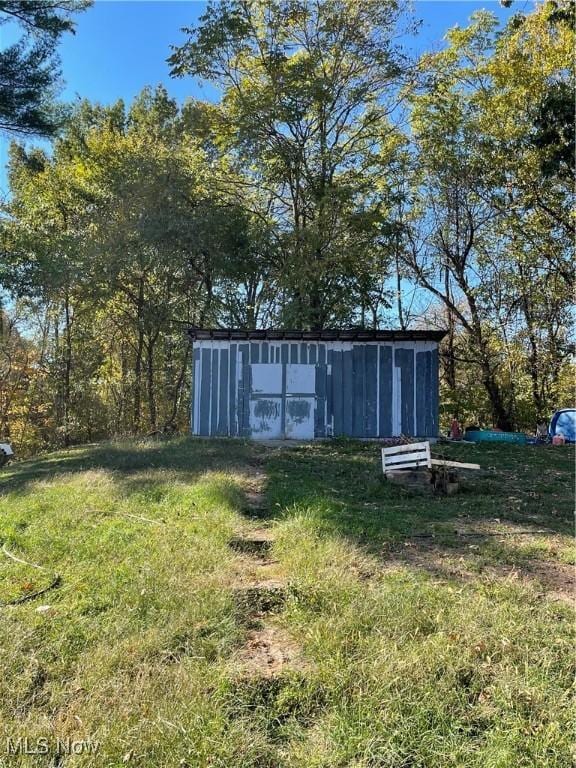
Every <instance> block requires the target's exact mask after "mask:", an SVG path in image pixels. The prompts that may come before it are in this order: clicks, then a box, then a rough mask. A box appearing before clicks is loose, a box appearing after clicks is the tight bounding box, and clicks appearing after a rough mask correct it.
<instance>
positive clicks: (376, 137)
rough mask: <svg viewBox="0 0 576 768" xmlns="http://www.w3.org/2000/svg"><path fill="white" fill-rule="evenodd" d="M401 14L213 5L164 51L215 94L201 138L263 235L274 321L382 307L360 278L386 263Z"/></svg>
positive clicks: (300, 323) (305, 320) (352, 316)
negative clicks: (225, 157) (265, 230)
mask: <svg viewBox="0 0 576 768" xmlns="http://www.w3.org/2000/svg"><path fill="white" fill-rule="evenodd" d="M402 22H403V13H402V12H401V10H400V9H399V7H398V6H397V4H396V3H394V2H372V1H371V2H366V3H356V2H349V1H348V0H338V1H337V2H323V3H319V4H316V5H313V4H308V5H307V4H303V3H300V2H288V3H280V2H273V3H266V4H263V3H261V2H247V3H240V2H217V3H212V4H210V5H209V6H208V10H207V12H206V14H205V15H204V16H203V17H202V19H201V23H200V26H199V27H198V29H195V30H192V29H188V30H185V31H186V33H187V34H188V40H187V41H186V42H185V43H184V44H183V45H182V46H180V47H179V48H177V49H176V50H175V52H174V54H173V55H172V57H171V59H170V61H171V63H172V67H173V69H172V72H173V74H174V75H176V76H179V77H182V76H185V75H193V76H194V75H195V76H200V77H202V78H205V79H207V80H209V81H211V82H213V83H214V84H216V85H217V86H218V87H219V88H220V89H221V91H222V99H221V102H220V104H219V106H218V108H217V109H216V108H215V109H213V110H211V114H210V115H207V117H208V118H209V120H210V125H209V126H208V125H206V131H207V135H208V136H210V141H211V142H212V144H213V145H219V146H221V147H225V148H226V149H227V150H228V152H229V153H230V155H231V160H232V162H233V163H234V165H235V166H236V167H237V168H239V169H240V168H241V169H243V170H244V174H243V175H244V179H243V183H244V184H246V185H247V186H249V188H251V189H252V190H254V191H255V193H256V194H255V204H256V206H257V207H258V209H259V210H260V211H261V215H262V216H263V217H264V216H265V217H266V220H267V221H268V223H269V226H270V227H272V228H273V230H274V233H275V237H276V240H277V245H278V253H277V258H278V270H277V272H276V275H275V278H276V281H277V284H278V288H279V289H280V291H281V292H282V293H281V295H282V299H281V304H280V306H279V308H278V317H277V322H278V323H279V324H281V325H283V326H284V327H286V326H288V327H290V326H297V327H312V328H320V327H323V326H326V325H333V326H334V325H347V324H350V323H354V322H358V320H359V315H360V314H361V312H363V311H364V309H369V310H370V311H371V312H372V314H373V316H374V318H376V320H375V321H376V322H378V318H379V317H380V315H381V310H382V308H383V306H386V299H385V298H384V299H383V297H382V295H381V294H375V293H374V292H372V293H371V292H370V290H369V289H368V288H367V285H368V284H369V283H374V282H377V281H378V279H379V278H380V277H381V276H383V275H384V274H386V273H387V272H388V268H389V266H388V261H387V258H386V254H385V251H384V250H383V249H381V248H380V243H379V234H380V228H381V227H382V225H383V224H384V223H385V222H386V221H387V220H388V218H389V217H390V215H391V214H390V202H389V197H390V186H391V178H390V175H391V173H393V166H394V163H395V162H396V160H397V158H398V155H399V154H400V153H401V151H402V149H403V144H404V139H403V137H402V136H401V134H400V132H399V131H398V130H397V129H396V128H395V126H394V125H393V123H392V122H391V114H392V112H393V111H394V103H395V101H396V100H397V99H398V97H399V90H400V87H401V85H402V83H403V82H404V81H405V80H406V78H407V74H408V71H407V67H408V61H407V59H406V56H405V55H404V54H403V52H402V50H401V49H400V48H399V47H398V46H397V45H396V43H395V34H396V33H397V32H398V29H399V28H402ZM233 183H234V182H233ZM359 310H360V312H359Z"/></svg>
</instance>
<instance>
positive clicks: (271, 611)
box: [230, 468, 306, 678]
mask: <svg viewBox="0 0 576 768" xmlns="http://www.w3.org/2000/svg"><path fill="white" fill-rule="evenodd" d="M266 479H267V478H266V475H265V473H264V471H263V470H262V469H261V468H257V469H256V470H255V471H254V472H253V473H252V475H251V477H250V481H249V485H248V489H247V491H246V501H247V511H246V516H247V518H248V519H250V520H251V521H252V522H253V523H256V525H251V526H250V527H248V528H246V529H243V530H241V531H239V532H238V534H237V535H236V536H234V537H233V538H232V539H231V540H230V547H231V548H232V549H233V550H234V551H235V552H236V553H237V555H238V558H237V562H238V569H237V572H236V577H235V580H234V583H233V584H232V588H233V590H234V598H235V603H236V610H237V616H238V621H239V622H240V623H242V624H244V626H245V627H246V635H245V642H244V645H243V646H242V648H240V649H239V651H238V652H237V653H236V655H235V657H234V658H233V664H234V666H235V668H236V670H237V671H238V672H240V674H241V675H243V676H248V677H262V678H270V677H276V676H280V675H281V674H282V673H284V672H286V671H288V670H302V669H303V668H304V667H305V666H306V664H305V661H304V658H303V654H302V650H301V648H300V646H299V645H298V643H297V642H296V641H295V640H294V639H293V638H292V637H291V636H290V634H289V633H288V632H287V631H286V630H285V629H284V628H283V627H282V626H281V623H280V621H279V614H280V613H281V612H282V610H283V608H284V604H285V602H286V597H287V594H288V584H287V580H286V576H285V574H284V572H283V570H282V567H281V564H280V563H279V561H278V560H276V559H275V558H274V556H273V547H274V539H275V535H274V528H273V527H271V526H267V525H265V524H262V522H261V521H262V519H263V518H265V517H266V516H267V512H268V510H267V506H266V497H265V494H264V488H265V484H266Z"/></svg>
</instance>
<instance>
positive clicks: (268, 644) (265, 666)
mask: <svg viewBox="0 0 576 768" xmlns="http://www.w3.org/2000/svg"><path fill="white" fill-rule="evenodd" d="M235 662H236V664H237V665H238V667H239V669H240V671H241V672H242V673H243V674H244V675H248V676H262V677H274V676H277V675H281V674H283V673H285V672H286V671H288V670H294V671H296V670H300V671H301V670H303V669H305V667H306V666H307V665H306V662H305V660H304V659H303V656H302V652H301V649H300V646H299V645H298V643H296V642H295V641H294V640H293V638H291V637H290V635H289V634H288V633H287V632H285V631H284V630H283V629H281V628H280V627H277V626H274V625H272V624H266V625H264V626H262V627H260V628H256V629H252V630H250V631H249V632H248V635H247V637H246V642H245V644H244V646H243V647H242V648H241V650H240V651H239V653H238V655H237V657H236V659H235Z"/></svg>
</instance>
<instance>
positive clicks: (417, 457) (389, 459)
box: [386, 451, 428, 466]
mask: <svg viewBox="0 0 576 768" xmlns="http://www.w3.org/2000/svg"><path fill="white" fill-rule="evenodd" d="M407 461H426V462H427V461H428V455H427V453H426V451H414V452H413V453H399V454H397V455H396V456H386V466H391V465H392V464H405V463H406V462H407Z"/></svg>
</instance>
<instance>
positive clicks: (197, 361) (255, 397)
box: [191, 339, 438, 438]
mask: <svg viewBox="0 0 576 768" xmlns="http://www.w3.org/2000/svg"><path fill="white" fill-rule="evenodd" d="M193 361H194V362H193V396H192V414H191V416H192V419H191V420H192V432H193V434H195V435H206V436H210V435H221V436H240V437H253V438H269V437H272V436H278V434H277V433H278V431H280V433H281V436H282V437H286V436H288V437H289V436H292V437H297V436H299V435H298V434H296V433H297V432H298V427H297V426H296V427H295V429H294V430H293V432H294V433H293V434H287V431H288V432H289V431H290V415H291V411H294V413H296V412H301V411H302V410H304V411H306V413H308V411H309V410H310V407H311V408H312V409H313V415H310V418H313V435H312V434H310V435H309V436H310V437H327V436H338V435H348V436H351V437H390V436H397V435H400V434H404V435H410V436H418V437H436V436H437V434H438V344H437V342H436V341H396V342H389V343H385V342H367V343H358V342H349V341H312V342H302V341H299V342H296V341H278V342H275V341H268V340H263V341H262V340H238V341H234V340H212V339H208V340H204V339H203V340H196V341H195V342H194V355H193ZM300 381H302V386H301V387H300V386H298V384H299V382H300ZM311 381H314V385H313V387H314V391H313V392H310V391H308V390H309V389H310V386H311V385H310V384H309V382H311ZM262 382H263V383H262ZM299 389H301V390H303V391H300V392H298V390H299ZM268 390H270V391H268ZM292 392H293V393H292ZM310 404H311V405H310ZM294 423H296V424H297V422H294ZM273 433H275V434H273Z"/></svg>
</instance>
